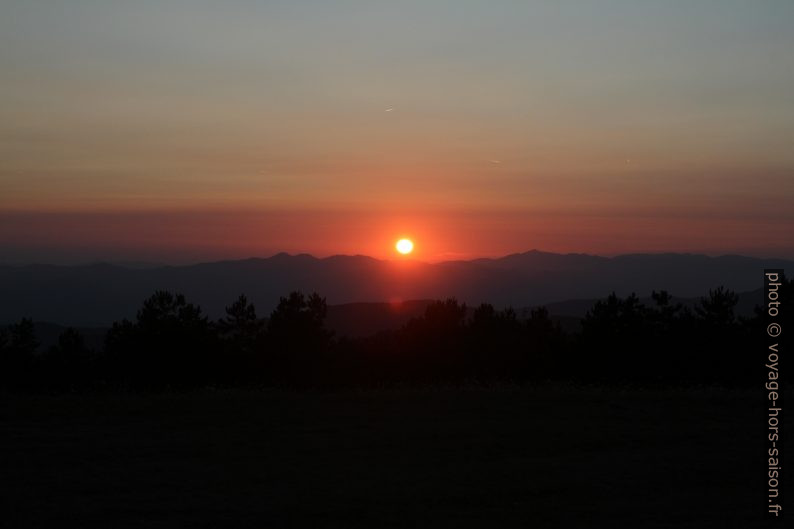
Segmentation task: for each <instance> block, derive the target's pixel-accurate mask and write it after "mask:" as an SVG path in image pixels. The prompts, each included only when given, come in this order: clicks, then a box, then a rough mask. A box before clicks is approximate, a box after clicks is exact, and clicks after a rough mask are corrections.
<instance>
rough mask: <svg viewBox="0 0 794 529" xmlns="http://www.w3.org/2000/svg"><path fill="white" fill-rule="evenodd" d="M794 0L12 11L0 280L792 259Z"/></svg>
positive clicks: (47, 0)
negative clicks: (243, 262)
mask: <svg viewBox="0 0 794 529" xmlns="http://www.w3.org/2000/svg"><path fill="white" fill-rule="evenodd" d="M792 22H794V2H791V1H789V0H780V1H771V0H770V1H762V0H759V1H757V2H738V1H730V0H713V1H697V0H689V1H673V0H668V1H643V2H638V1H636V0H620V1H617V0H615V1H606V0H601V1H585V0H580V1H575V2H574V1H549V2H519V1H502V2H493V1H492V2H486V1H481V2H471V1H462V0H448V1H422V2H414V1H400V2H393V1H392V2H377V1H349V2H329V1H323V2H321V1H311V2H310V1H297V0H293V1H285V2H271V1H254V0H227V1H224V2H204V1H196V0H192V1H173V0H158V1H150V0H136V1H134V2H121V1H113V0H70V1H68V2H65V1H56V0H36V1H30V0H24V1H22V0H4V1H3V3H2V5H1V6H0V71H2V77H1V79H2V80H1V81H0V261H2V262H26V261H39V262H42V261H43V262H82V261H89V260H96V259H100V260H127V261H160V262H190V261H196V260H205V259H217V258H237V257H248V256H252V255H257V256H263V255H269V254H272V253H275V252H278V251H289V252H293V253H294V252H308V253H313V254H315V255H321V256H322V255H330V254H336V253H348V254H368V255H374V256H376V257H390V256H392V254H393V246H392V245H393V243H394V241H395V240H396V239H397V238H398V237H399V236H404V235H405V236H410V237H413V238H414V240H415V241H416V243H417V257H418V258H422V259H425V260H439V259H457V258H468V257H474V256H484V255H490V256H495V255H501V254H506V253H512V252H518V251H524V250H528V249H530V248H540V249H544V250H548V251H558V252H588V253H597V254H603V255H610V254H617V253H627V252H660V251H690V252H703V253H711V254H716V253H745V254H752V255H764V256H781V257H794V240H793V239H792V237H791V234H792V233H794V208H792V207H791V206H792V204H794V31H792V30H791V24H792Z"/></svg>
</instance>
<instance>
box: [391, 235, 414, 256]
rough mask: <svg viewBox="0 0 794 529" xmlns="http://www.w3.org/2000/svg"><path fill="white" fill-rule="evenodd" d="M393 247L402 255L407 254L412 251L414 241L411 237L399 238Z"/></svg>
mask: <svg viewBox="0 0 794 529" xmlns="http://www.w3.org/2000/svg"><path fill="white" fill-rule="evenodd" d="M394 247H395V248H397V251H398V252H400V253H401V254H403V255H408V254H409V253H411V252H413V251H414V243H413V241H411V239H400V240H399V241H397V244H395V245H394Z"/></svg>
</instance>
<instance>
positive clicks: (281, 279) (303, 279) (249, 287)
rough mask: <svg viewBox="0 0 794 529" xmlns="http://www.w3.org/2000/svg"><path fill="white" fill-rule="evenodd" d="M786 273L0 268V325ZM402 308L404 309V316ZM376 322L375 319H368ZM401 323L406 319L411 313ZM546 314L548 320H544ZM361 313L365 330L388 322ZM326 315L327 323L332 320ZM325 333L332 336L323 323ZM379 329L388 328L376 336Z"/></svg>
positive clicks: (228, 265) (470, 299)
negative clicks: (157, 307)
mask: <svg viewBox="0 0 794 529" xmlns="http://www.w3.org/2000/svg"><path fill="white" fill-rule="evenodd" d="M793 265H794V261H787V260H783V259H757V258H751V257H742V256H732V255H731V256H721V257H708V256H704V255H693V254H634V255H622V256H618V257H612V258H607V257H598V256H592V255H584V254H565V255H562V254H553V253H546V252H540V251H537V250H532V251H529V252H525V253H521V254H513V255H508V256H505V257H502V258H499V259H475V260H472V261H448V262H442V263H422V262H417V261H382V260H377V259H373V258H371V257H366V256H360V255H359V256H341V255H340V256H333V257H328V258H324V259H318V258H315V257H312V256H310V255H306V254H301V255H288V254H285V253H281V254H277V255H274V256H272V257H270V258H266V259H257V258H252V259H245V260H240V261H221V262H213V263H202V264H196V265H190V266H161V267H155V268H128V267H123V266H118V265H110V264H91V265H84V266H51V265H28V266H0V323H9V322H14V321H17V320H19V319H20V318H21V317H30V318H33V319H34V320H36V321H49V322H56V323H59V324H64V325H76V326H83V327H88V326H102V327H104V326H107V325H109V324H111V323H112V322H113V321H115V320H119V319H121V318H124V317H127V318H131V317H133V316H134V315H135V311H136V310H137V309H138V308H139V307H140V303H141V301H142V300H143V299H144V298H146V297H147V296H149V295H150V294H151V293H152V292H153V291H155V290H157V289H168V290H174V291H179V292H182V293H184V294H185V295H186V297H187V298H188V299H189V300H190V301H191V302H193V303H197V304H199V305H201V306H202V308H203V309H204V310H205V311H206V312H207V313H208V314H209V315H210V316H211V317H213V318H217V317H219V316H221V315H222V314H223V310H224V307H225V306H226V305H228V304H230V303H231V302H232V301H233V300H234V299H235V298H236V297H237V296H238V295H239V294H241V293H244V294H246V295H247V296H248V298H249V299H250V300H251V301H252V302H253V303H255V304H256V307H257V310H258V312H259V314H260V316H267V315H268V314H269V312H270V311H271V310H272V309H273V308H274V307H275V306H276V304H277V303H278V300H279V297H280V296H283V295H285V294H287V293H288V292H290V291H291V290H302V291H305V292H307V291H317V292H319V293H320V294H322V295H323V296H325V297H326V298H327V300H328V303H329V305H341V304H348V303H362V302H384V301H389V302H395V301H400V300H427V299H441V298H446V297H450V296H453V297H456V298H458V299H459V300H461V301H464V302H467V303H469V304H470V305H471V304H479V303H480V302H489V303H493V304H494V305H496V306H508V305H510V306H513V307H516V308H522V307H532V306H538V305H546V304H549V303H553V302H559V301H560V300H566V299H567V300H593V299H600V298H603V297H605V296H606V295H608V294H609V293H610V292H612V291H614V292H616V293H617V294H618V295H623V296H625V295H628V294H629V293H631V292H636V293H637V294H638V295H640V296H641V297H645V296H647V295H649V294H650V292H651V290H654V289H655V290H660V289H666V290H668V291H669V292H671V293H672V294H674V295H675V296H677V297H680V298H697V297H699V296H702V295H704V294H705V293H706V292H707V291H708V289H709V288H714V287H716V286H719V285H724V286H726V287H728V288H730V289H733V290H735V291H738V292H743V291H751V290H755V289H757V288H759V287H760V285H761V284H762V281H763V277H762V271H763V269H764V268H787V269H789V270H790V269H792V266H793ZM409 306H410V305H409ZM379 310H380V309H379ZM408 312H413V311H412V310H410V311H408ZM552 312H553V313H554V311H552ZM579 312H580V311H577V312H576V313H575V314H574V313H571V314H564V315H571V316H574V315H579ZM378 314H379V313H377V312H371V313H369V314H368V316H367V317H369V318H371V319H372V323H371V325H370V324H366V325H363V327H364V328H375V327H377V326H379V325H381V324H382V322H380V323H379V318H381V319H383V318H385V319H386V320H388V319H389V318H392V317H395V318H397V320H400V321H401V320H402V318H404V317H405V314H407V313H404V314H402V315H400V314H399V313H398V314H397V316H395V315H394V314H391V313H388V312H385V313H381V314H380V315H378ZM332 316H333V315H332V314H329V318H332ZM329 324H330V325H329V327H331V328H334V327H339V326H338V325H334V324H333V322H332V321H329ZM388 326H389V327H391V324H389V325H388Z"/></svg>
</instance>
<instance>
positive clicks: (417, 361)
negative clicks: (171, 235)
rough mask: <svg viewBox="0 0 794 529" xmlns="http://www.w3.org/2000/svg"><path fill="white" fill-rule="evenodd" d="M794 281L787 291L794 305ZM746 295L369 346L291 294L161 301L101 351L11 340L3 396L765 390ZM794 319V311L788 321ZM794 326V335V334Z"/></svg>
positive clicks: (598, 306)
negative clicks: (561, 387) (271, 304)
mask: <svg viewBox="0 0 794 529" xmlns="http://www.w3.org/2000/svg"><path fill="white" fill-rule="evenodd" d="M792 285H793V282H792V281H787V280H783V284H782V286H781V290H780V292H781V301H782V306H783V307H788V306H790V302H791V299H792V291H793V290H794V288H792ZM737 302H738V296H737V295H736V294H735V293H734V292H732V291H730V290H727V289H724V288H718V289H715V290H711V291H710V292H709V293H708V295H707V296H706V297H704V298H702V299H701V300H700V301H699V303H697V304H696V305H695V306H694V307H693V308H689V307H686V306H683V305H682V304H680V303H674V302H673V300H672V298H671V296H670V295H669V294H668V293H667V292H665V291H662V292H653V294H652V303H651V304H650V305H645V304H644V303H642V302H641V301H640V299H639V298H638V297H637V296H636V295H634V294H632V295H630V296H628V297H625V298H624V297H619V296H616V295H615V294H612V295H610V296H609V297H608V298H607V299H605V300H602V301H598V302H596V303H595V304H594V305H593V307H592V308H591V309H590V310H589V311H588V313H587V315H586V316H585V317H584V318H583V319H582V321H581V328H580V330H579V331H577V332H564V331H563V330H562V328H561V327H560V325H559V324H558V323H557V322H555V321H554V320H553V319H552V318H551V317H550V315H549V313H548V311H547V310H546V309H544V308H538V309H534V310H532V311H531V312H530V313H529V314H528V316H527V317H519V315H518V314H517V313H516V312H515V311H514V310H513V309H510V308H507V309H503V310H499V309H496V308H494V307H493V306H492V305H489V304H482V305H480V306H478V307H475V308H473V310H472V309H470V308H469V307H467V306H466V304H464V303H460V302H458V301H457V300H455V299H446V300H442V301H436V302H433V303H431V304H430V305H428V306H427V308H426V310H425V312H424V314H423V315H422V316H421V317H417V318H413V319H412V320H410V321H409V322H408V323H407V324H405V325H404V326H402V327H401V328H399V329H396V330H386V331H381V332H379V333H377V334H374V335H372V336H369V337H365V338H348V337H336V336H334V334H333V333H332V332H331V331H329V330H328V329H327V328H326V327H325V317H326V314H327V304H326V300H325V299H324V298H322V297H321V296H319V295H318V294H316V293H313V294H311V295H304V294H303V293H301V292H292V293H290V294H289V295H288V296H286V297H283V298H281V299H280V301H279V304H278V306H277V307H276V309H275V310H274V311H273V312H272V313H271V314H270V315H269V317H268V318H262V317H260V315H259V314H257V312H256V308H255V306H254V305H253V304H252V303H251V302H249V300H248V299H247V298H246V297H245V296H244V295H243V296H240V297H239V298H238V299H237V300H236V301H235V302H234V303H232V304H231V305H230V306H228V307H227V308H226V314H225V316H224V317H223V318H221V319H219V320H217V321H212V320H210V319H209V318H208V317H207V316H206V315H205V314H204V313H203V311H202V310H201V308H200V307H199V306H197V305H194V304H192V303H189V302H188V301H187V300H186V299H185V297H184V296H183V295H181V294H177V293H172V292H168V291H157V292H155V293H154V294H153V295H152V296H151V297H149V298H148V299H146V300H145V301H144V302H143V305H142V307H141V308H140V310H138V312H137V315H136V318H135V320H134V321H130V320H123V321H121V322H116V323H114V324H113V327H112V328H111V329H110V330H109V331H108V333H107V336H106V339H105V342H104V347H103V348H101V350H98V351H96V350H91V349H90V348H89V347H87V346H86V343H85V340H84V338H83V336H81V334H80V333H79V332H78V331H76V330H74V329H71V328H70V329H67V330H65V331H64V332H63V333H62V334H61V335H60V337H59V339H58V342H57V344H56V345H54V346H52V347H50V348H49V349H48V350H47V351H44V352H42V353H37V349H38V345H39V344H38V342H37V340H36V336H35V332H34V326H33V322H32V321H31V320H30V319H23V320H21V321H20V322H19V323H17V324H14V325H11V326H9V327H8V328H6V329H4V330H2V331H0V383H1V384H2V386H3V389H5V390H22V391H28V390H32V391H83V390H98V389H118V388H121V389H145V390H164V389H169V388H170V389H189V388H200V387H208V386H210V387H240V386H242V387H262V386H289V387H317V388H323V387H340V386H348V387H349V386H389V385H395V384H436V383H442V384H458V383H460V384H463V383H466V384H468V383H475V384H477V383H480V384H490V383H498V382H512V383H518V384H524V383H540V382H546V381H555V382H571V383H577V384H620V385H639V386H646V387H647V386H658V385H662V386H664V385H712V384H718V385H726V386H742V385H750V384H757V383H759V380H761V379H760V378H759V377H760V376H762V368H763V362H762V361H761V360H762V359H763V357H764V347H765V345H764V343H765V342H764V336H765V322H764V315H763V313H762V311H761V309H760V308H756V312H755V315H754V316H752V317H749V318H746V317H737V315H736V313H735V309H736V305H737ZM788 314H789V319H791V311H789V312H788ZM788 326H789V327H790V325H788Z"/></svg>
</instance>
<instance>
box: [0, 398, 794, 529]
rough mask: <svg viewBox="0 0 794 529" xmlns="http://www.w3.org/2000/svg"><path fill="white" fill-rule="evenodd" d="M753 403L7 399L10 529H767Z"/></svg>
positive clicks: (3, 431)
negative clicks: (580, 528) (62, 528)
mask: <svg viewBox="0 0 794 529" xmlns="http://www.w3.org/2000/svg"><path fill="white" fill-rule="evenodd" d="M762 399H763V393H760V392H758V391H755V392H749V391H737V392H732V391H727V390H717V389H698V390H669V391H662V390H653V391H651V390H647V391H642V390H603V389H598V388H584V389H581V388H579V389H577V388H565V387H538V388H530V389H521V388H512V387H503V388H496V389H478V388H471V389H402V390H367V391H364V390H362V391H340V392H334V393H321V392H288V391H277V390H271V391H209V390H208V391H201V392H192V393H182V394H180V393H168V394H159V395H135V394H107V395H90V396H60V397H44V396H41V397H30V396H28V397H20V396H11V397H8V396H6V397H3V398H2V404H1V405H0V462H1V463H2V480H0V506H1V507H2V512H3V513H4V514H3V519H4V522H3V523H2V525H3V527H9V528H11V527H47V528H52V527H64V526H69V527H72V526H74V527H83V528H90V527H101V528H138V527H141V528H143V527H147V528H149V527H151V528H159V527H224V528H226V527H228V528H234V527H251V528H253V527H257V528H267V527H311V528H320V527H339V528H343V527H344V528H358V527H361V528H365V527H366V528H370V527H394V528H419V527H422V528H425V527H427V528H431V527H432V528H436V527H487V528H491V527H495V528H498V527H522V528H532V527H691V528H698V529H702V528H708V527H715V528H725V527H741V528H750V527H761V526H763V525H762V524H761V523H760V521H761V520H762V517H763V514H764V512H765V504H766V497H765V490H764V486H763V479H764V475H765V472H766V469H765V456H764V449H765V448H764V445H763V437H764V435H765V430H764V428H765V420H766V418H765V415H764V410H763V409H762V408H761V406H763V400H762ZM792 435H794V432H792ZM789 490H790V491H791V493H792V494H794V489H791V488H789Z"/></svg>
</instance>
